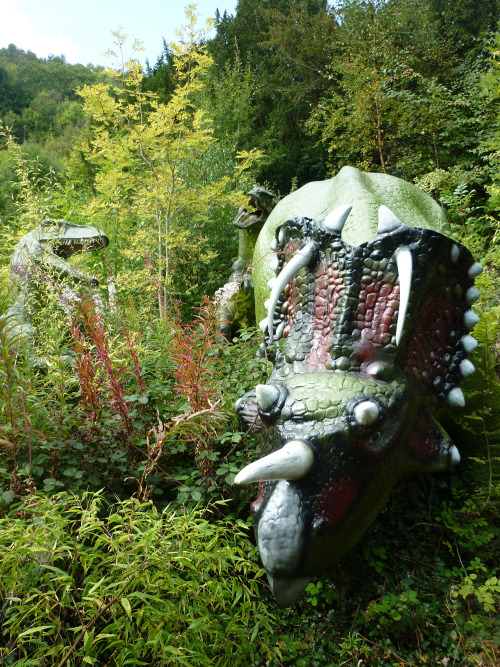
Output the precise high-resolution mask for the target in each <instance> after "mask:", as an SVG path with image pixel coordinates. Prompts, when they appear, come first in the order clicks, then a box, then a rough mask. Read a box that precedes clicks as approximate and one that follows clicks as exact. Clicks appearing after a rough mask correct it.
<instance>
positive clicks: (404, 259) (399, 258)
mask: <svg viewBox="0 0 500 667" xmlns="http://www.w3.org/2000/svg"><path fill="white" fill-rule="evenodd" d="M381 208H382V207H381ZM396 264H397V266H398V275H399V311H398V322H397V324H396V345H399V343H400V341H401V336H402V335H403V329H404V324H405V319H406V311H407V310H408V302H409V300H410V290H411V276H412V272H413V258H412V254H411V251H410V249H409V248H408V247H407V246H404V247H402V248H398V249H397V250H396Z"/></svg>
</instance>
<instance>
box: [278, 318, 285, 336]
mask: <svg viewBox="0 0 500 667" xmlns="http://www.w3.org/2000/svg"><path fill="white" fill-rule="evenodd" d="M284 329H285V323H284V322H282V323H281V324H280V325H279V326H278V328H277V329H276V340H279V339H280V338H281V336H282V335H283V331H284Z"/></svg>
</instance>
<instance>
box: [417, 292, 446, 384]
mask: <svg viewBox="0 0 500 667" xmlns="http://www.w3.org/2000/svg"><path fill="white" fill-rule="evenodd" d="M421 312H422V314H421V317H420V319H419V321H418V322H417V326H416V329H415V333H414V335H413V338H412V340H411V343H410V348H409V350H408V361H407V365H406V370H407V372H408V373H409V375H410V376H412V377H413V378H414V379H415V380H417V382H420V383H423V384H431V383H432V382H433V381H434V379H435V378H436V377H437V376H438V375H441V374H442V373H443V372H444V371H445V370H446V367H447V363H446V361H445V359H444V356H445V353H446V344H447V341H448V340H449V336H450V331H451V329H452V324H453V311H452V308H451V307H450V302H449V299H447V298H446V297H445V296H444V294H442V293H441V294H440V293H436V294H435V295H433V296H432V297H431V298H429V299H427V301H426V303H425V304H424V305H423V307H422V311H421Z"/></svg>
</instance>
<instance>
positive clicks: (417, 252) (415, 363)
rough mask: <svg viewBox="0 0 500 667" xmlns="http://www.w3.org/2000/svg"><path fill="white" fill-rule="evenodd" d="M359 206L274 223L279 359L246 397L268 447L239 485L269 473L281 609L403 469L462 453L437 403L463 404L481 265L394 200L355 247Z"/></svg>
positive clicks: (266, 551)
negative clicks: (405, 215) (351, 230)
mask: <svg viewBox="0 0 500 667" xmlns="http://www.w3.org/2000/svg"><path fill="white" fill-rule="evenodd" d="M350 210H351V207H350V206H340V207H339V208H337V209H336V210H334V211H333V212H332V213H331V214H330V215H329V216H327V218H326V219H325V220H323V221H321V222H317V221H315V220H312V219H310V218H293V219H291V220H288V221H287V222H285V223H284V224H282V225H281V226H279V227H278V228H277V229H276V234H275V239H274V241H273V242H272V244H271V250H272V252H273V253H274V254H275V256H274V264H273V266H274V269H275V272H276V277H275V278H272V279H271V280H270V281H269V288H270V290H271V295H270V298H269V300H268V301H267V302H266V307H267V313H268V315H267V318H266V319H265V320H264V321H263V322H262V329H263V330H264V331H265V332H266V334H267V343H268V344H269V343H276V344H277V351H276V359H275V365H274V369H273V372H272V374H271V377H270V379H269V382H268V383H267V384H265V385H258V386H257V387H256V389H255V390H253V391H251V392H249V393H248V394H246V395H245V396H243V397H242V398H241V399H240V400H239V401H238V404H237V411H238V413H239V415H240V416H241V417H242V418H243V419H244V420H245V421H246V422H247V423H248V424H253V425H254V427H255V428H256V429H257V430H259V432H260V436H261V437H262V439H263V442H264V447H265V449H266V450H267V451H269V452H270V453H269V454H268V455H267V456H264V458H262V459H260V460H259V461H256V462H254V463H251V464H250V465H248V466H247V467H246V468H245V469H244V470H242V471H241V472H240V473H239V474H238V475H237V477H236V480H235V481H236V482H237V483H249V482H259V493H258V497H257V500H256V501H255V502H254V503H253V505H252V510H253V514H254V522H255V526H256V534H257V541H258V546H259V550H260V554H261V558H262V561H263V564H264V567H265V569H266V571H267V573H268V577H269V581H270V584H271V587H272V589H273V592H274V595H275V597H276V599H277V601H278V603H279V604H280V605H282V606H288V605H290V604H292V603H293V602H294V601H295V599H296V598H297V597H298V596H299V595H300V593H301V592H302V591H303V589H304V588H305V586H306V585H307V583H308V582H309V581H310V580H311V579H312V578H313V577H314V576H317V575H320V574H321V573H322V572H324V571H325V570H327V569H328V568H329V567H331V566H332V565H333V564H334V563H335V562H336V561H337V560H338V559H339V558H340V557H341V556H342V555H343V554H345V553H346V552H347V551H348V550H349V549H350V548H351V547H352V546H353V544H354V543H355V542H356V541H357V540H358V539H359V538H360V537H361V536H362V534H363V532H364V531H365V529H366V528H367V526H368V525H369V524H370V523H371V522H372V521H373V520H374V518H375V517H376V515H377V513H378V512H379V511H380V509H381V508H382V506H383V505H384V503H385V501H386V499H387V497H388V495H389V493H390V491H391V489H392V488H393V486H394V484H395V483H396V482H397V481H398V479H400V478H401V477H403V476H404V475H406V474H408V473H411V472H414V471H426V470H430V471H435V470H441V469H443V468H445V467H446V466H448V465H449V464H452V463H456V462H458V461H459V460H460V456H459V453H458V450H457V448H456V447H455V446H454V445H453V443H452V442H451V441H450V439H449V437H448V436H447V434H446V433H445V432H444V430H443V429H442V427H441V426H440V425H439V424H438V423H437V422H436V421H435V419H434V418H433V416H432V413H433V411H434V410H435V409H436V408H437V407H438V406H439V404H450V405H455V406H461V405H463V404H464V397H463V394H462V392H461V390H460V388H459V387H458V385H459V382H460V380H461V378H462V377H464V376H467V375H469V374H470V373H472V372H473V370H474V367H473V366H472V364H471V363H470V362H469V361H468V360H467V359H466V356H467V353H469V352H470V351H471V350H473V349H474V348H475V347H476V345H477V343H476V341H475V340H474V338H473V337H472V336H471V335H470V334H469V330H470V329H471V328H472V327H473V326H474V325H475V323H476V322H477V320H478V318H477V317H476V315H475V313H474V312H473V311H472V310H471V305H472V303H474V301H476V299H477V298H478V296H479V293H478V291H477V289H476V288H475V287H474V278H475V276H476V275H478V274H479V273H480V272H481V267H480V266H479V265H478V264H476V263H475V262H474V260H473V258H472V256H471V254H470V252H469V251H468V250H467V249H466V248H465V247H463V246H461V245H459V244H458V243H456V242H454V241H452V240H450V239H448V238H447V237H445V236H443V235H442V234H440V233H438V232H435V231H432V230H429V229H421V228H416V227H408V226H406V225H404V224H402V222H401V221H400V220H399V219H398V218H397V217H396V216H395V215H394V214H393V213H392V212H391V211H390V210H389V209H388V208H386V207H385V206H381V207H380V209H379V225H378V232H377V233H376V235H375V237H374V238H373V239H372V240H370V241H368V242H364V243H361V244H360V245H359V246H354V245H349V244H347V243H345V242H344V241H343V240H342V239H341V232H342V227H343V225H344V223H345V221H346V219H347V217H348V215H349V213H350Z"/></svg>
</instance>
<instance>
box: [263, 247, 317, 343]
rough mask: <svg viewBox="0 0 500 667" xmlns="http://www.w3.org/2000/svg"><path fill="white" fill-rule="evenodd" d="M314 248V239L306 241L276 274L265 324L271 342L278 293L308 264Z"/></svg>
mask: <svg viewBox="0 0 500 667" xmlns="http://www.w3.org/2000/svg"><path fill="white" fill-rule="evenodd" d="M315 249H316V244H315V243H314V241H309V243H306V245H305V246H304V247H303V248H301V249H300V250H299V251H298V252H296V253H295V255H294V256H293V257H292V259H291V260H290V261H289V262H288V264H285V266H284V267H283V270H282V271H281V273H280V274H279V276H276V282H275V283H274V286H273V289H272V291H271V296H270V297H269V308H268V310H267V322H268V325H267V326H268V330H269V339H270V341H271V342H272V340H273V315H274V309H275V308H276V304H277V303H278V299H279V298H280V294H281V292H282V291H283V290H284V289H285V287H286V286H287V284H288V282H289V281H290V280H291V279H292V278H293V277H294V275H296V274H297V273H298V272H299V271H300V269H301V268H302V267H304V266H307V265H308V264H309V262H310V261H311V259H312V257H313V254H314V250H315Z"/></svg>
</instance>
